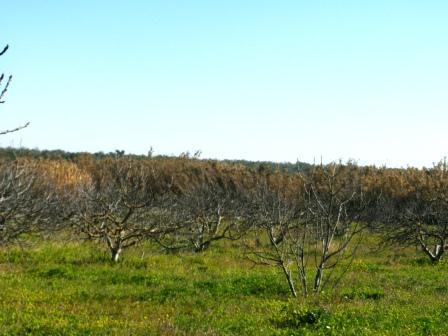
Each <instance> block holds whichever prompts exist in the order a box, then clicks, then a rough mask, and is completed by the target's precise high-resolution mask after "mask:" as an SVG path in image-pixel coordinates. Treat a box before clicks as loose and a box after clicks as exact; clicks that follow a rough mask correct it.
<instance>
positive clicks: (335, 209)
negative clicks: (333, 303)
mask: <svg viewBox="0 0 448 336" xmlns="http://www.w3.org/2000/svg"><path fill="white" fill-rule="evenodd" d="M288 188H289V191H288ZM257 194H258V195H257V196H255V199H257V203H258V206H257V208H258V210H257V211H256V212H258V215H257V214H255V215H254V218H256V220H257V222H258V225H257V226H258V228H261V229H263V231H265V233H266V237H267V239H266V240H265V242H266V243H264V242H263V241H261V243H259V244H258V246H255V247H253V248H252V249H251V255H252V256H255V257H256V258H255V262H259V263H264V264H268V265H273V266H277V267H279V268H280V269H281V270H282V272H283V274H284V275H285V278H286V279H287V282H288V285H289V288H290V290H291V294H292V295H293V296H297V289H296V285H295V282H296V281H298V282H299V283H300V286H301V288H302V294H303V295H305V296H306V295H308V293H309V291H310V287H311V288H312V290H313V292H314V293H316V294H318V293H320V292H321V291H322V289H323V288H324V287H325V285H326V284H327V283H330V280H331V281H333V284H334V285H335V284H337V283H338V281H339V279H340V277H341V276H342V275H343V274H344V271H341V272H339V275H338V276H335V273H334V270H335V269H336V268H337V266H338V265H340V264H341V261H342V260H344V259H347V258H348V259H349V260H350V258H351V257H352V256H353V252H354V250H355V249H354V248H353V247H352V248H351V249H350V243H351V242H352V241H353V240H354V237H356V236H357V235H358V234H359V233H360V232H361V229H362V225H361V224H360V223H359V222H358V220H360V219H361V215H360V214H361V213H362V211H363V210H364V208H365V204H364V198H363V193H362V184H361V178H360V176H359V169H358V168H357V167H356V166H355V165H353V164H348V165H342V164H336V163H335V164H330V165H327V166H323V165H321V166H316V167H314V168H313V169H311V171H310V172H309V173H308V174H306V175H299V174H297V175H296V176H294V177H291V178H290V181H289V183H285V182H283V183H280V184H277V185H275V184H272V183H269V182H264V183H261V184H259V186H258V192H257ZM260 217H261V218H260ZM354 245H355V247H356V246H357V244H354ZM327 270H328V271H329V273H328V275H327V276H325V274H326V271H327ZM311 278H312V286H310V284H309V280H310V279H311Z"/></svg>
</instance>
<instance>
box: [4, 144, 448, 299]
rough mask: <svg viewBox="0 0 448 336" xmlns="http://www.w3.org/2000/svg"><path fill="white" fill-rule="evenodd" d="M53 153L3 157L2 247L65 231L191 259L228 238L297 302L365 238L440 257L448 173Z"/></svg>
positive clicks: (326, 280)
mask: <svg viewBox="0 0 448 336" xmlns="http://www.w3.org/2000/svg"><path fill="white" fill-rule="evenodd" d="M38 153H39V154H42V152H38ZM45 153H46V152H45ZM51 153H52V154H51V155H49V156H47V155H37V154H36V155H34V154H35V153H34V152H33V151H31V152H26V151H25V150H23V151H22V152H19V153H18V154H17V153H15V155H13V156H11V155H10V154H11V153H10V152H8V150H3V151H2V152H1V153H0V242H1V243H2V244H4V245H6V244H9V243H13V242H15V241H17V239H20V238H24V237H27V235H28V236H29V234H30V233H45V236H48V235H49V234H51V233H52V232H56V231H58V230H67V231H69V232H71V233H72V234H73V235H74V236H75V237H79V238H80V239H88V240H94V241H98V242H102V243H104V244H105V246H107V248H108V249H109V251H110V256H111V259H112V260H114V261H117V260H118V259H119V258H120V256H121V254H122V252H123V251H124V250H125V249H126V248H128V247H130V246H134V245H136V244H139V243H140V242H143V241H148V240H149V241H153V242H155V243H157V244H159V245H160V246H161V247H162V248H163V249H165V250H166V251H170V252H177V253H181V252H183V251H195V252H198V253H199V252H202V251H204V250H206V249H208V248H210V246H211V245H213V243H214V242H216V241H218V240H221V239H230V240H235V241H239V242H241V244H242V245H243V246H244V248H245V250H246V251H247V257H248V258H250V259H251V260H252V261H253V262H254V263H261V264H268V265H272V266H275V267H278V268H279V269H280V270H281V271H282V272H283V274H284V276H285V279H286V281H287V282H288V285H289V287H290V289H291V294H292V295H294V296H297V295H298V294H297V293H298V288H300V291H301V293H302V294H303V295H307V294H308V293H309V292H310V291H312V292H314V293H319V292H321V290H322V288H324V287H325V286H328V285H330V284H336V283H338V281H339V278H340V276H342V275H343V274H344V273H345V272H343V271H341V272H339V271H338V269H339V268H338V267H337V266H339V265H346V263H344V262H343V261H344V260H347V259H350V258H352V256H353V255H354V253H355V252H356V249H357V247H359V246H360V245H362V243H363V241H362V237H363V232H372V231H375V232H378V233H380V234H381V235H382V237H383V238H384V239H383V241H384V242H392V243H400V244H406V245H407V244H417V245H418V246H420V247H421V249H422V251H423V252H424V253H426V255H427V256H428V257H429V258H430V259H431V260H432V261H434V262H437V261H439V260H440V259H441V258H442V256H443V255H444V252H445V249H446V247H447V238H448V213H447V202H448V175H447V167H446V165H445V164H439V165H437V166H435V167H433V168H431V169H422V170H418V169H387V168H377V167H359V166H357V165H356V164H354V163H350V162H349V163H347V164H341V163H332V164H329V165H316V166H309V167H307V169H297V170H291V171H289V170H286V171H285V169H282V168H281V167H278V168H277V169H274V167H270V168H260V167H253V168H251V167H248V166H247V165H244V164H242V163H239V164H237V163H233V162H218V161H211V160H199V159H196V158H191V157H190V156H189V155H182V156H180V157H162V156H156V157H154V156H152V155H148V156H146V157H143V156H127V155H124V153H121V152H120V153H115V154H110V155H105V156H104V157H103V156H98V155H90V154H76V155H73V156H67V155H62V154H61V156H58V155H59V154H56V153H57V152H51ZM62 153H65V152H62ZM52 155H54V156H52ZM254 237H255V239H254Z"/></svg>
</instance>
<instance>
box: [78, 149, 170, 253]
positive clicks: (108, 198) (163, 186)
mask: <svg viewBox="0 0 448 336" xmlns="http://www.w3.org/2000/svg"><path fill="white" fill-rule="evenodd" d="M89 171H90V178H91V182H90V183H88V184H86V185H85V186H84V187H83V188H82V189H81V190H80V195H79V204H78V215H76V216H75V222H76V227H77V228H78V229H79V230H80V231H81V232H82V233H84V234H85V235H87V237H88V238H89V239H94V240H100V241H104V242H105V243H106V244H107V247H108V248H109V250H110V253H111V258H112V260H113V261H117V260H118V259H119V257H120V255H121V252H122V251H123V250H124V249H126V248H128V247H130V246H133V245H135V244H137V243H138V242H140V241H142V240H143V239H148V238H155V237H159V236H160V235H161V234H163V233H165V232H168V231H170V230H169V229H168V228H167V225H168V223H169V222H168V221H166V220H165V218H166V211H165V208H164V207H163V202H164V201H165V200H166V197H167V195H168V193H169V191H170V183H171V180H169V179H168V178H166V176H163V174H162V171H161V170H160V168H159V167H157V166H155V165H153V164H152V161H151V160H145V161H139V160H134V159H129V158H126V157H123V158H108V159H104V160H100V161H97V162H94V163H93V164H92V167H90V168H89Z"/></svg>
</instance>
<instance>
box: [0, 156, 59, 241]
mask: <svg viewBox="0 0 448 336" xmlns="http://www.w3.org/2000/svg"><path fill="white" fill-rule="evenodd" d="M47 182H48V180H47V178H46V177H45V176H42V175H40V173H39V169H38V167H37V166H36V163H35V162H32V161H30V160H15V161H12V162H8V161H2V162H0V244H7V243H10V242H13V241H14V240H16V239H17V238H19V237H20V236H21V235H23V234H25V233H33V232H40V231H42V230H44V229H46V228H48V227H49V226H51V225H52V224H51V218H52V211H51V209H52V206H53V205H54V202H53V201H54V198H53V194H52V191H51V188H50V186H49V185H48V183H47Z"/></svg>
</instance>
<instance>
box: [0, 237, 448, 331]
mask: <svg viewBox="0 0 448 336" xmlns="http://www.w3.org/2000/svg"><path fill="white" fill-rule="evenodd" d="M371 245H372V246H373V244H371ZM0 298H1V300H0V335H447V333H448V264H444V263H442V264H440V265H437V266H433V265H431V264H429V263H427V262H426V260H425V259H424V258H422V256H421V255H420V254H419V253H418V252H417V251H415V249H406V250H395V251H392V250H390V251H383V252H381V253H371V252H369V251H368V250H366V251H360V253H359V255H358V257H357V259H356V260H355V262H354V263H353V265H352V268H351V271H350V272H349V273H348V274H347V276H346V277H345V278H344V279H343V281H342V283H341V284H340V286H339V288H338V289H337V290H335V291H329V292H324V293H323V294H322V295H321V296H320V297H319V298H313V297H311V298H309V299H306V300H304V299H302V298H300V299H291V298H290V295H289V291H288V287H287V284H286V283H285V281H284V279H283V277H282V274H281V273H280V272H279V271H278V270H276V269H273V268H267V267H255V268H253V267H252V265H251V263H250V262H249V261H247V260H246V259H244V258H243V256H242V252H241V251H240V250H239V248H238V245H237V244H236V243H231V242H223V243H221V244H218V245H216V246H214V247H212V248H211V250H210V251H207V252H205V253H203V254H182V255H170V254H164V253H162V252H160V251H158V250H157V249H156V248H155V247H151V246H146V247H138V248H136V249H134V250H129V251H125V254H124V255H123V259H122V261H120V262H118V263H116V264H113V263H111V262H109V260H108V255H107V253H106V251H104V250H102V248H101V247H100V246H98V245H94V244H92V243H77V242H73V243H64V242H54V241H53V242H51V241H50V242H44V241H42V242H36V243H35V244H33V245H31V246H28V247H26V248H23V249H22V248H18V247H16V248H7V249H3V250H1V251H0Z"/></svg>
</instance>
